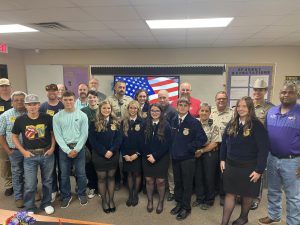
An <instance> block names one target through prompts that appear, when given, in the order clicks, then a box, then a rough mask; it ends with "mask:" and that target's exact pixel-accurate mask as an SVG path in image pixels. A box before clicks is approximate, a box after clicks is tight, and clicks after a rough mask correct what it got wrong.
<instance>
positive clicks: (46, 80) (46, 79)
mask: <svg viewBox="0 0 300 225" xmlns="http://www.w3.org/2000/svg"><path fill="white" fill-rule="evenodd" d="M26 79H27V93H28V94H36V95H38V96H39V98H40V101H41V103H42V102H44V101H47V96H46V90H45V86H46V85H48V84H59V83H61V84H63V83H64V79H63V66H62V65H26Z"/></svg>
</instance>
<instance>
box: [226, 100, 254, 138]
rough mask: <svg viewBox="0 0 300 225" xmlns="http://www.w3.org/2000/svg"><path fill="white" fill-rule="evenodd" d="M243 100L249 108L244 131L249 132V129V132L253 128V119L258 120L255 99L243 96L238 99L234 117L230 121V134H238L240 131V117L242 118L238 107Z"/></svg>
mask: <svg viewBox="0 0 300 225" xmlns="http://www.w3.org/2000/svg"><path fill="white" fill-rule="evenodd" d="M241 101H245V103H246V106H247V108H248V111H249V112H248V115H247V116H246V120H245V125H244V127H243V132H244V134H247V131H248V133H249V131H250V130H251V129H252V121H253V120H258V119H257V117H256V115H255V108H254V104H253V101H252V99H251V98H250V97H248V96H245V97H242V98H241V99H239V100H237V102H236V105H235V108H234V117H233V119H232V120H231V121H230V122H229V127H228V130H227V134H228V135H230V136H236V135H237V132H238V126H239V122H240V121H239V119H240V115H239V114H238V112H237V108H238V105H239V104H240V102H241Z"/></svg>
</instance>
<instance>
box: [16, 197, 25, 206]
mask: <svg viewBox="0 0 300 225" xmlns="http://www.w3.org/2000/svg"><path fill="white" fill-rule="evenodd" d="M15 204H16V207H17V208H24V201H23V200H22V199H18V200H16V201H15Z"/></svg>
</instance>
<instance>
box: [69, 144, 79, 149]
mask: <svg viewBox="0 0 300 225" xmlns="http://www.w3.org/2000/svg"><path fill="white" fill-rule="evenodd" d="M67 145H68V147H69V148H71V149H73V148H74V147H75V146H76V145H77V143H70V144H67Z"/></svg>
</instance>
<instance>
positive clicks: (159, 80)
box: [114, 75, 180, 104]
mask: <svg viewBox="0 0 300 225" xmlns="http://www.w3.org/2000/svg"><path fill="white" fill-rule="evenodd" d="M179 79H180V77H179V76H168V75H166V76H153V75H152V76H151V75H141V76H124V75H122V76H121V75H116V76H114V83H115V82H116V81H118V80H122V81H124V82H125V83H126V95H129V96H130V97H132V98H133V99H134V96H135V92H136V91H137V90H139V89H145V90H146V91H147V92H148V95H149V102H150V104H153V103H155V102H157V93H158V92H159V91H160V90H166V91H168V92H169V101H170V102H173V101H176V100H177V99H178V89H179V82H180V80H179Z"/></svg>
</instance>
